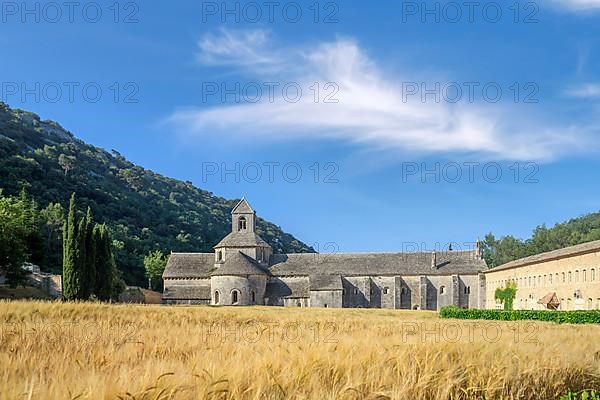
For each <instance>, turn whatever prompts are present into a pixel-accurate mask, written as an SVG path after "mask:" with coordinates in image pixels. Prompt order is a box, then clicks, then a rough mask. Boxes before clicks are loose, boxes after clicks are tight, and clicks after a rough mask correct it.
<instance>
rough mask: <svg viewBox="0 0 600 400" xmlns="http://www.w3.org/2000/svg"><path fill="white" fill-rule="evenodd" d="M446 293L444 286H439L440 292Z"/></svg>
mask: <svg viewBox="0 0 600 400" xmlns="http://www.w3.org/2000/svg"><path fill="white" fill-rule="evenodd" d="M444 293H446V286H440V294H444Z"/></svg>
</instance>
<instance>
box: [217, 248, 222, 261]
mask: <svg viewBox="0 0 600 400" xmlns="http://www.w3.org/2000/svg"><path fill="white" fill-rule="evenodd" d="M217 261H223V253H222V252H221V250H219V251H217Z"/></svg>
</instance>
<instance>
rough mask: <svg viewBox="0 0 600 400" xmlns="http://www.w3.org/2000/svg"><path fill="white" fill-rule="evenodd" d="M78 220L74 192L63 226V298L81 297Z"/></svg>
mask: <svg viewBox="0 0 600 400" xmlns="http://www.w3.org/2000/svg"><path fill="white" fill-rule="evenodd" d="M78 228H79V222H78V220H77V206H76V203H75V193H73V194H72V195H71V201H70V203H69V216H68V217H67V221H66V222H65V225H64V227H63V238H64V239H63V276H62V280H63V298H64V299H65V300H77V299H80V298H81V286H82V281H83V276H82V274H81V272H82V271H81V269H80V267H79V265H78V261H79V250H78V240H79V232H78Z"/></svg>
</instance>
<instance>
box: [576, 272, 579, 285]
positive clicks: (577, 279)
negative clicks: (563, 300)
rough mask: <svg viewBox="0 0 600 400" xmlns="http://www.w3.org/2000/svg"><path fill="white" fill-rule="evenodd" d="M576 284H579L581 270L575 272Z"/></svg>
mask: <svg viewBox="0 0 600 400" xmlns="http://www.w3.org/2000/svg"><path fill="white" fill-rule="evenodd" d="M575 282H579V270H575Z"/></svg>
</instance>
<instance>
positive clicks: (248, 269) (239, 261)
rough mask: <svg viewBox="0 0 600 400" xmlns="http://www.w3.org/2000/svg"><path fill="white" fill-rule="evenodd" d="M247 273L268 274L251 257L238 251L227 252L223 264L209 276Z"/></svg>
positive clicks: (243, 274)
mask: <svg viewBox="0 0 600 400" xmlns="http://www.w3.org/2000/svg"><path fill="white" fill-rule="evenodd" d="M247 275H268V272H267V271H265V270H264V269H262V268H261V267H259V266H258V264H257V263H256V262H255V261H254V260H253V259H252V258H250V257H248V256H247V255H245V254H243V253H241V252H239V251H236V252H235V253H233V254H228V255H227V259H226V260H225V262H224V263H223V265H221V267H219V268H218V269H216V270H214V271H213V272H212V273H211V274H210V276H247Z"/></svg>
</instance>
